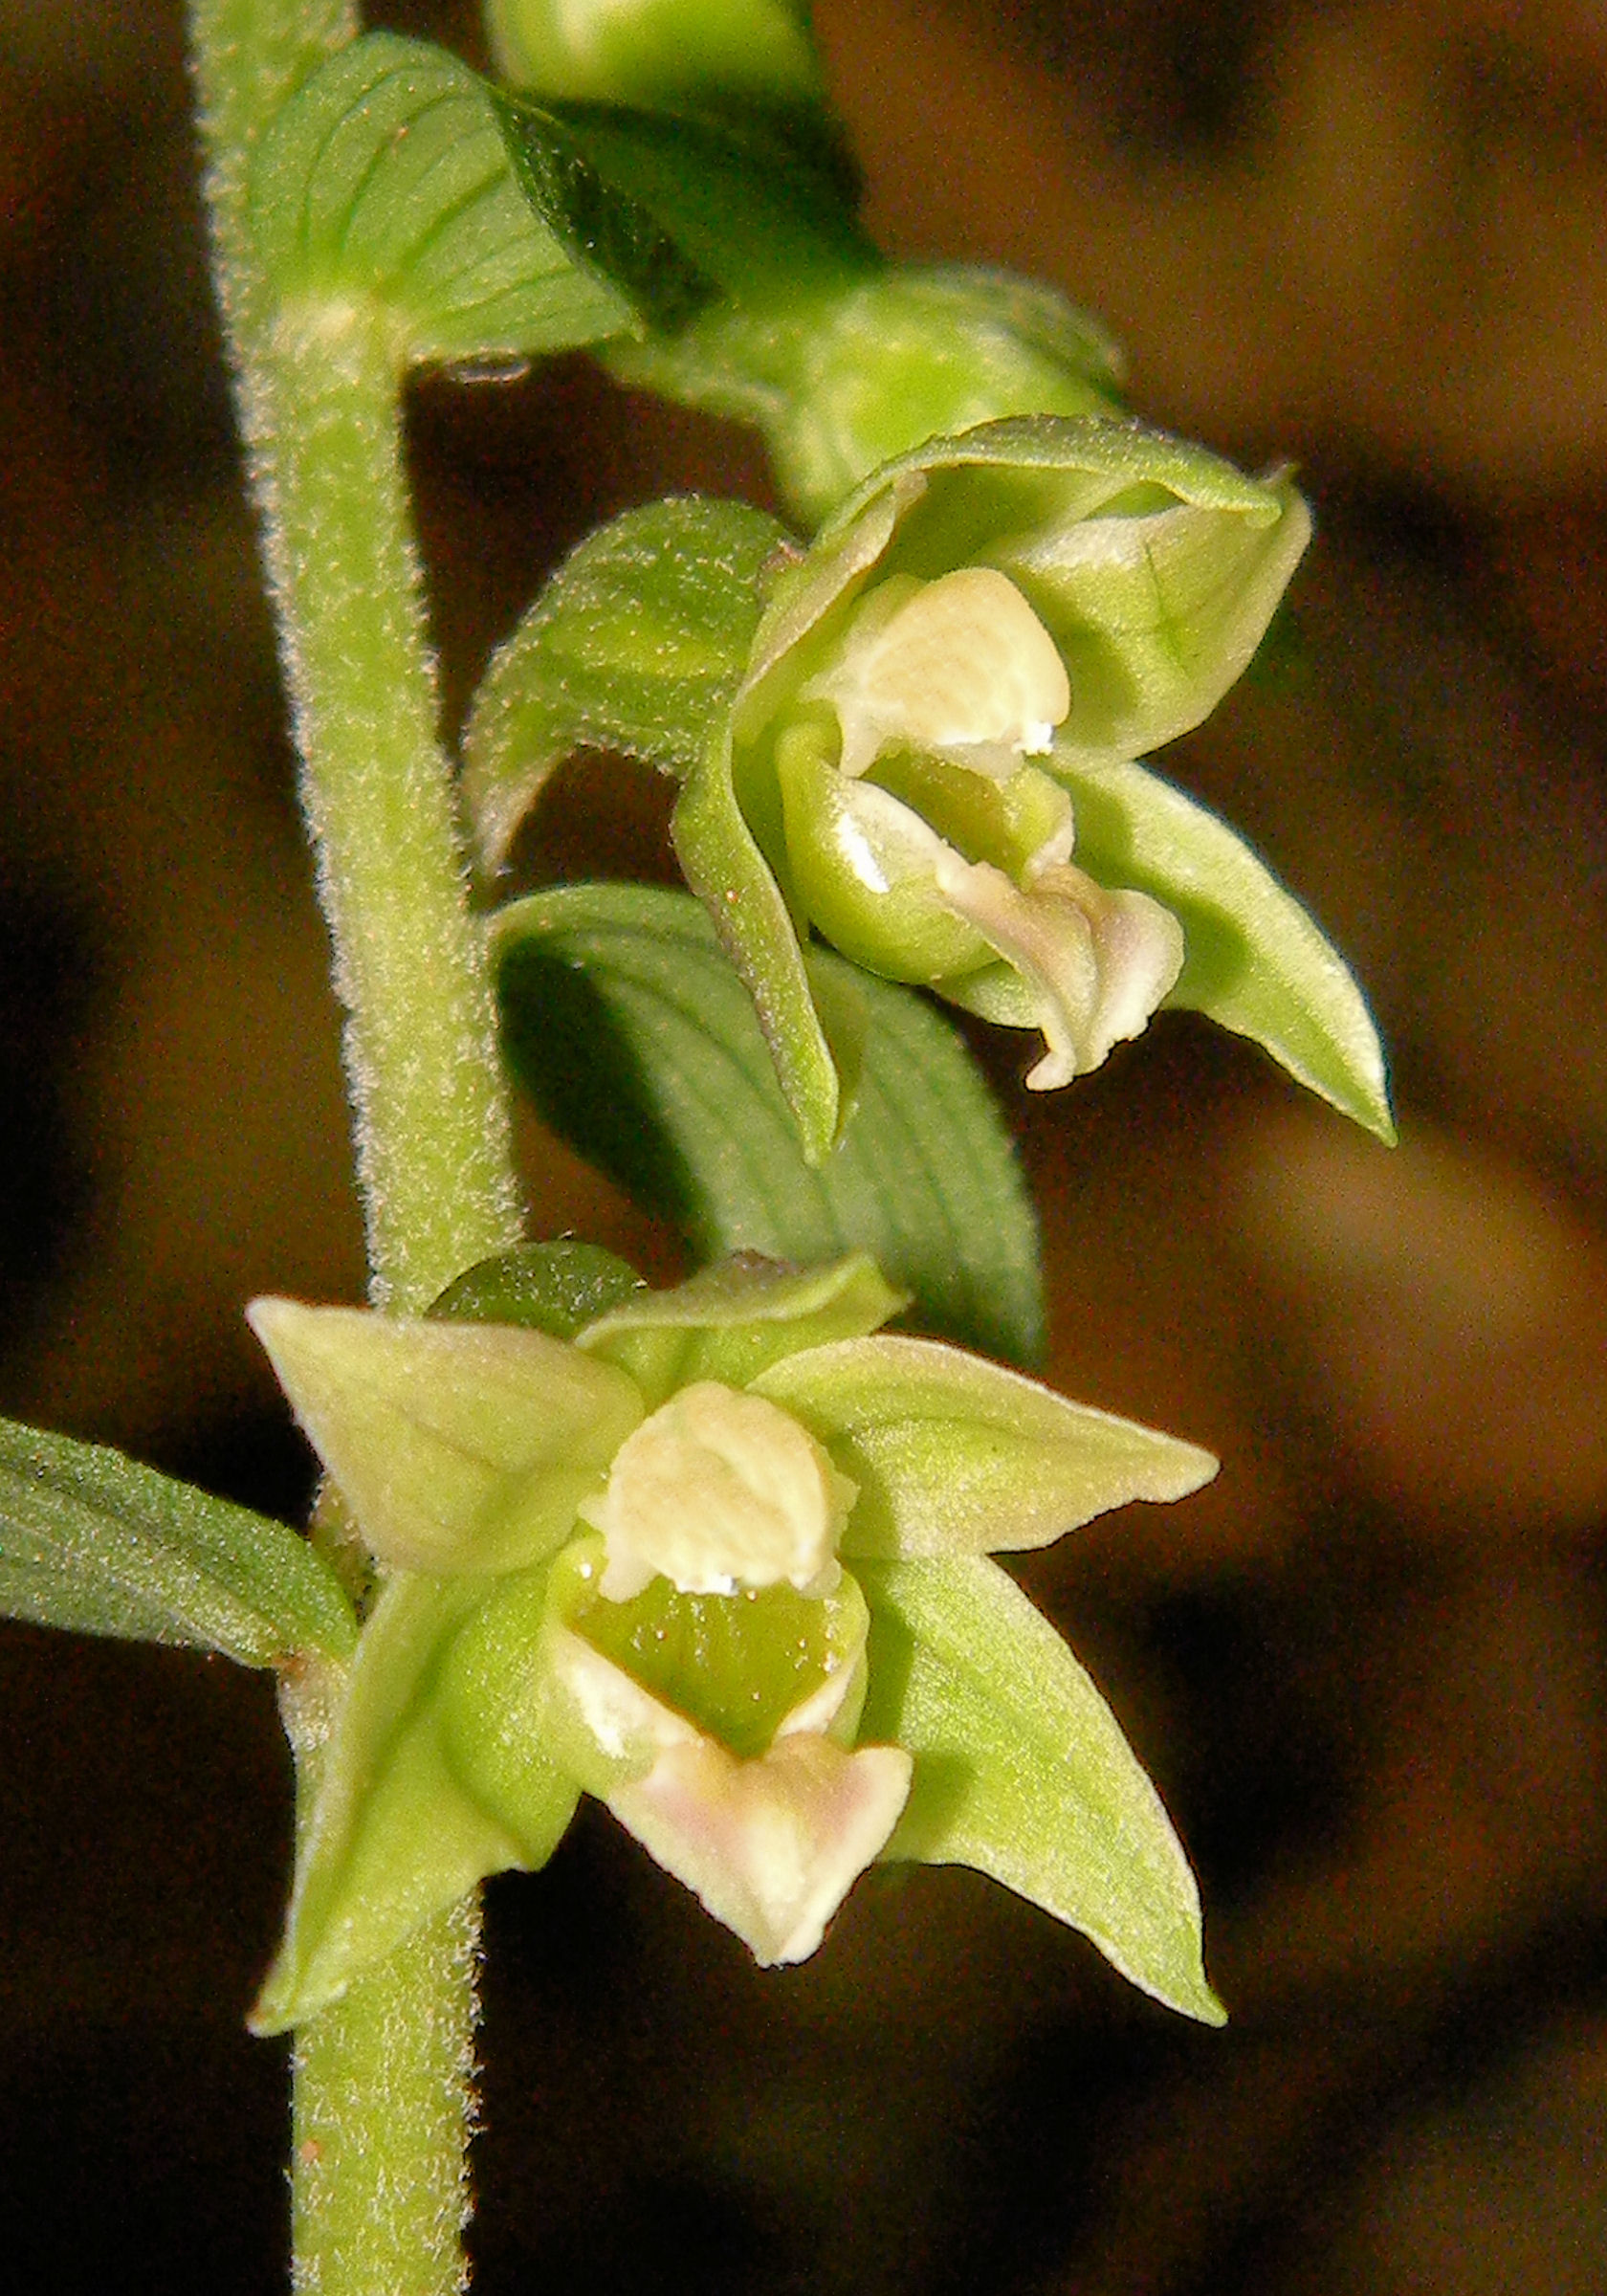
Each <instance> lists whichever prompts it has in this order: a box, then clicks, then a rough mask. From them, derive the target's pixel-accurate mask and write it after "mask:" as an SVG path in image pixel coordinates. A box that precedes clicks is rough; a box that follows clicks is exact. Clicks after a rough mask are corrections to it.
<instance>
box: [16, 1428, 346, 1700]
mask: <svg viewBox="0 0 1607 2296" xmlns="http://www.w3.org/2000/svg"><path fill="white" fill-rule="evenodd" d="M0 1616H4V1617H7V1618H12V1619H26V1620H28V1621H30V1622H31V1623H33V1624H34V1625H38V1626H60V1627H66V1628H69V1629H71V1630H72V1631H73V1632H75V1633H78V1634H103V1635H115V1636H118V1637H120V1638H121V1639H122V1640H125V1641H134V1642H152V1643H173V1644H180V1645H188V1646H189V1647H190V1648H193V1649H199V1650H215V1651H218V1652H220V1653H221V1654H222V1655H223V1656H224V1657H225V1658H232V1659H234V1660H236V1661H237V1662H238V1663H239V1664H240V1665H241V1666H244V1667H278V1666H283V1665H285V1664H286V1663H287V1662H289V1661H290V1660H291V1659H293V1658H294V1657H295V1656H296V1655H297V1653H298V1652H307V1651H319V1652H321V1653H323V1654H324V1655H325V1656H327V1657H330V1658H337V1659H340V1658H345V1657H346V1656H348V1655H349V1653H350V1652H351V1650H352V1649H353V1648H354V1647H355V1645H356V1643H357V1619H356V1616H355V1614H354V1613H353V1611H352V1607H351V1604H350V1603H349V1602H348V1601H347V1600H346V1598H345V1595H344V1593H343V1592H342V1591H341V1584H340V1581H339V1580H338V1579H337V1578H336V1577H335V1574H334V1572H333V1571H332V1570H331V1569H330V1568H329V1566H328V1564H327V1563H326V1562H324V1561H323V1559H322V1557H321V1556H319V1555H318V1554H316V1553H315V1552H314V1550H313V1549H312V1547H310V1546H309V1545H308V1543H307V1541H306V1540H305V1539H304V1538H303V1537H301V1536H300V1535H299V1534H297V1532H294V1531H289V1530H287V1529H286V1528H285V1526H284V1524H283V1523H275V1522H270V1521H269V1520H268V1519H267V1518H266V1517H265V1516H263V1515H260V1514H253V1513H252V1512H250V1511H249V1510H248V1509H246V1508H244V1507H235V1506H231V1504H230V1503H229V1502H228V1501H227V1500H224V1499H216V1498H212V1497H210V1496H209V1494H208V1493H207V1492H206V1491H204V1490H195V1489H193V1487H192V1486H191V1485H189V1484H187V1483H178V1482H175V1481H174V1480H173V1479H172V1478H171V1477H170V1476H167V1475H161V1474H158V1473H157V1472H156V1471H155V1469H154V1468H148V1467H140V1466H137V1465H136V1464H135V1462H134V1461H133V1460H132V1459H125V1458H124V1457H123V1456H122V1454H121V1452H119V1451H114V1450H108V1449H106V1448H104V1447H103V1446H100V1445H99V1444H88V1443H75V1442H73V1441H72V1440H71V1439H70V1438H69V1437H67V1436H65V1435H47V1434H43V1433H41V1432H40V1431H39V1430H38V1429H36V1428H33V1427H24V1426H18V1425H16V1424H13V1423H11V1422H10V1421H0Z"/></svg>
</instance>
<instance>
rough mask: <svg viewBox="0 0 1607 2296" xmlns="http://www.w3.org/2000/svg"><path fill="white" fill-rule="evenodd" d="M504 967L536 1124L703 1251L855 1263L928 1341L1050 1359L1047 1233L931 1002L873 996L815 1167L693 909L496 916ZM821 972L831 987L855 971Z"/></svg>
mask: <svg viewBox="0 0 1607 2296" xmlns="http://www.w3.org/2000/svg"><path fill="white" fill-rule="evenodd" d="M493 957H494V962H495V970H496V976H497V982H498V995H499V999H500V1003H501V1007H502V1018H503V1030H504V1041H505V1043H506V1046H507V1049H508V1052H509V1056H510V1058H511V1060H512V1061H513V1064H514V1067H515V1071H516V1072H517V1075H518V1076H519V1078H520V1080H521V1082H522V1083H523V1084H524V1086H525V1088H526V1089H527V1090H528V1091H529V1092H530V1093H531V1095H532V1097H533V1098H534V1099H535V1101H536V1103H537V1106H538V1107H539V1109H540V1111H541V1113H542V1115H544V1116H545V1118H546V1119H547V1121H548V1122H549V1123H551V1124H552V1125H553V1127H554V1129H555V1130H557V1131H558V1132H560V1133H561V1134H562V1135H563V1136H564V1137H566V1138H567V1139H569V1140H570V1141H571V1142H572V1143H573V1144H574V1146H575V1147H577V1148H578V1149H579V1150H580V1152H581V1153H582V1154H583V1155H584V1156H585V1157H587V1158H588V1159H590V1160H591V1161H593V1162H595V1163H596V1164H598V1165H599V1166H600V1167H601V1168H602V1169H603V1170H604V1171H605V1172H607V1173H608V1174H609V1175H610V1177H612V1178H613V1179H614V1180H616V1181H619V1183H620V1184H621V1185H622V1186H624V1187H625V1188H626V1189H627V1190H628V1191H629V1192H630V1193H631V1194H632V1195H633V1196H635V1197H636V1198H637V1199H638V1201H640V1202H642V1203H646V1204H648V1205H649V1206H650V1207H651V1208H653V1209H655V1210H657V1211H660V1212H663V1213H665V1214H667V1215H669V1216H670V1217H671V1218H672V1219H674V1220H675V1221H677V1222H678V1223H679V1225H681V1226H682V1228H683V1229H684V1231H685V1232H686V1234H687V1236H688V1238H689V1240H690V1241H691V1244H692V1246H693V1250H694V1251H695V1252H696V1253H697V1254H698V1256H699V1257H700V1258H707V1259H715V1258H717V1257H719V1256H720V1255H722V1254H723V1253H726V1252H732V1251H741V1250H748V1251H758V1252H763V1253H765V1254H767V1255H769V1256H770V1257H772V1258H776V1259H786V1260H794V1261H799V1262H804V1263H813V1262H818V1261H822V1260H834V1259H838V1258H840V1257H842V1255H843V1254H845V1253H846V1252H848V1251H851V1250H854V1249H856V1248H857V1249H861V1250H864V1251H867V1252H869V1253H870V1255H871V1257H872V1258H873V1259H874V1260H875V1261H876V1263H877V1265H878V1267H879V1268H880V1269H881V1270H882V1272H883V1274H884V1275H885V1276H886V1277H887V1278H888V1280H889V1282H890V1283H892V1284H893V1285H895V1286H897V1287H898V1289H900V1290H901V1291H908V1292H909V1293H910V1294H911V1295H912V1296H913V1298H914V1302H915V1312H916V1314H918V1315H919V1317H920V1319H921V1321H922V1322H923V1323H924V1324H926V1325H927V1326H928V1327H929V1328H930V1329H932V1330H934V1331H936V1332H940V1333H942V1334H943V1335H944V1336H949V1337H953V1338H957V1339H961V1340H964V1341H966V1342H967V1343H968V1344H970V1345H972V1346H976V1347H979V1348H981V1349H983V1350H985V1351H987V1352H988V1353H991V1354H995V1355H1002V1356H1004V1357H1007V1358H1011V1359H1013V1360H1015V1361H1018V1362H1032V1361H1034V1360H1035V1359H1036V1358H1037V1357H1038V1356H1039V1354H1040V1353H1041V1351H1042V1347H1043V1336H1044V1305H1043V1292H1042V1286H1041V1279H1040V1276H1039V1272H1038V1261H1037V1231H1036V1226H1035V1224H1034V1220H1033V1214H1032V1208H1031V1204H1030V1203H1029V1201H1028V1199H1027V1196H1026V1193H1025V1190H1024V1186H1023V1183H1022V1179H1021V1175H1020V1172H1019V1170H1018V1168H1017V1165H1016V1161H1015V1156H1014V1151H1013V1149H1012V1147H1011V1144H1010V1141H1009V1139H1008V1137H1007V1135H1006V1133H1005V1131H1004V1127H1003V1125H1002V1121H1001V1119H1000V1116H999V1114H998V1112H997V1110H996V1109H995V1107H994V1105H993V1102H992V1099H991V1097H990V1095H989V1093H988V1092H987V1090H986V1087H985V1086H984V1084H983V1083H982V1080H981V1078H980V1075H979V1073H978V1071H977V1070H976V1068H975V1066H974V1064H973V1063H972V1061H971V1058H970V1056H969V1054H968V1053H967V1052H966V1051H965V1049H964V1048H963V1046H962V1045H961V1044H960V1042H959V1040H958V1037H957V1036H956V1035H955V1033H954V1031H953V1030H952V1029H951V1028H949V1027H947V1026H946V1024H945V1023H944V1022H942V1021H941V1020H940V1019H939V1018H938V1017H937V1016H936V1014H935V1013H934V1012H933V1011H932V1010H931V1009H930V1008H929V1007H928V1006H927V1005H926V1004H924V1003H922V1001H921V1000H920V999H919V998H917V997H915V996H914V995H912V994H911V993H910V992H908V991H905V990H900V989H896V988H892V987H890V986H888V985H886V984H885V983H882V982H875V981H865V982H861V983H859V985H860V986H861V987H862V989H863V991H864V993H865V1000H866V1005H867V1008H868V1011H869V1015H870V1028H869V1032H868V1036H867V1044H866V1053H865V1066H864V1071H863V1075H862V1080H861V1085H860V1092H859V1098H858V1102H857V1105H856V1106H855V1108H854V1111H853V1114H852V1115H851V1116H850V1117H849V1120H848V1126H847V1128H846V1130H845V1133H844V1137H843V1140H842V1143H841V1145H840V1146H839V1147H838V1148H837V1149H836V1150H835V1151H834V1152H833V1153H832V1154H831V1155H830V1156H829V1157H828V1158H827V1159H826V1161H825V1162H824V1163H823V1164H822V1165H820V1166H819V1167H818V1168H811V1167H810V1166H809V1165H808V1164H806V1163H805V1162H804V1158H803V1155H802V1153H801V1151H800V1148H799V1144H798V1135H797V1132H796V1130H795V1128H794V1125H793V1121H792V1117H791V1115H790V1113H789V1111H788V1109H787V1106H786V1104H785V1102H784V1101H783V1100H782V1098H781V1092H780V1090H779V1088H778V1086H777V1083H776V1078H775V1072H774V1070H773V1068H772V1066H771V1062H770V1056H769V1053H768V1051H767V1050H766V1048H765V1044H764V1040H763V1038H762V1036H761V1035H760V1033H759V1027H758V1024H757V1022H756V1021H755V1018H754V1012H753V1006H752V1004H751V1003H750V1001H749V998H748V995H747V992H746V990H745V989H744V988H743V986H742V984H741V982H739V981H738V980H737V976H736V974H735V973H734V972H733V971H732V969H731V966H730V964H729V962H728V961H727V960H726V959H725V957H724V956H723V954H722V953H721V951H720V949H719V947H718V944H717V942H716V941H715V937H714V933H713V930H712V928H711V927H710V925H709V923H708V920H707V918H706V917H705V916H703V914H702V912H701V910H700V909H699V908H698V906H697V904H696V903H695V902H693V901H692V900H689V899H688V898H687V897H686V895H684V894H673V893H669V892H661V891H657V890H652V889H648V888H645V887H639V886H623V885H596V886H577V887H570V888H564V889H561V890H557V891H553V892H548V893H542V894H534V895H532V896H531V897H530V898H529V899H528V900H524V901H519V902H517V903H514V904H512V905H511V906H510V907H509V908H508V909H506V910H504V911H503V912H502V913H501V914H500V916H498V917H497V919H496V920H495V924H494V927H493ZM817 962H818V965H819V976H818V977H819V978H820V979H821V980H822V981H823V982H827V983H830V984H835V983H836V982H839V981H840V980H841V979H843V978H844V977H845V976H847V977H849V978H851V976H850V975H849V968H848V966H846V965H844V964H842V963H841V962H840V960H835V959H832V958H828V957H824V956H823V957H822V958H820V959H818V960H817Z"/></svg>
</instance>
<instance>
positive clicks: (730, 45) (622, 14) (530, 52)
mask: <svg viewBox="0 0 1607 2296" xmlns="http://www.w3.org/2000/svg"><path fill="white" fill-rule="evenodd" d="M486 28H487V31H488V32H489V33H490V36H491V45H492V53H493V55H495V59H496V66H497V69H498V71H499V72H501V74H502V76H503V77H504V78H506V79H509V80H511V81H513V83H514V84H515V85H516V86H517V87H525V88H536V89H539V90H540V92H541V93H542V94H543V95H546V96H558V97H572V98H574V97H578V98H581V99H587V98H591V99H598V100H601V101H604V102H609V103H635V104H642V105H645V106H648V107H649V108H651V107H660V108H665V109H671V108H673V106H674V105H675V104H676V102H677V101H679V100H683V99H688V98H693V99H696V98H706V97H708V96H710V95H714V96H715V97H720V98H724V99H733V98H736V99H742V100H744V101H746V102H748V103H758V104H762V105H769V106H775V107H782V106H789V105H804V104H814V103H818V102H820V101H821V99H822V90H821V80H820V67H819V65H818V63H817V62H816V60H815V52H814V47H813V44H812V43H811V41H810V38H809V33H808V21H807V15H806V12H805V11H804V9H802V8H799V7H795V6H792V5H790V4H789V0H486Z"/></svg>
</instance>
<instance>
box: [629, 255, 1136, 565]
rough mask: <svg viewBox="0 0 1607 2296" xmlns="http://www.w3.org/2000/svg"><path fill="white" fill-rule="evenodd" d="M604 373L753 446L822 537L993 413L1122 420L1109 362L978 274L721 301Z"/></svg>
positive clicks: (1095, 345) (1110, 353) (1089, 338)
mask: <svg viewBox="0 0 1607 2296" xmlns="http://www.w3.org/2000/svg"><path fill="white" fill-rule="evenodd" d="M605 359H606V363H607V364H608V366H609V368H610V369H611V371H612V372H613V373H615V374H616V375H618V376H619V378H620V380H621V381H622V382H625V383H628V384H632V385H634V386H637V387H638V388H645V389H649V390H656V391H659V392H660V393H662V394H663V395H664V396H665V397H666V398H671V399H675V400H678V401H679V402H681V403H682V404H683V405H686V406H691V407H698V408H703V409H704V410H705V411H707V412H708V413H711V414H718V415H723V416H725V417H727V418H728V419H729V420H733V421H736V422H745V423H751V424H753V425H754V426H755V427H756V428H757V429H759V431H762V432H763V434H764V442H765V445H766V447H767V449H768V450H769V453H770V458H771V461H772V463H773V464H774V466H775V471H776V476H777V481H778V483H779V485H780V488H781V495H782V497H783V499H784V501H785V502H786V505H787V507H788V509H789V510H790V511H791V512H792V513H793V515H794V516H795V517H797V518H798V519H800V520H801V521H802V522H803V523H804V524H805V525H808V526H815V525H818V524H819V523H820V522H821V520H822V519H825V518H826V517H827V516H828V515H829V514H830V513H831V512H832V511H833V510H834V509H835V508H836V506H837V505H838V503H839V502H841V501H842V499H843V498H844V497H845V496H846V495H848V493H849V492H850V491H851V490H852V489H853V488H854V487H856V486H859V485H860V484H861V483H862V482H863V481H864V480H866V479H867V478H869V477H870V474H871V473H872V472H873V471H875V470H877V469H878V468H879V467H880V466H881V465H882V464H883V463H886V462H891V461H892V459H893V458H894V457H895V456H897V455H902V454H907V453H910V452H911V451H912V450H913V449H914V448H917V447H919V446H921V445H922V444H923V443H924V442H925V441H926V440H927V439H930V438H934V437H952V436H954V435H955V434H957V433H958V432H960V431H969V430H971V429H973V428H974V427H975V426H976V425H977V424H979V423H985V422H992V421H996V420H998V419H1000V418H1002V417H1003V416H1005V415H1022V414H1054V415H1105V416H1117V415H1119V414H1120V413H1121V412H1122V406H1121V399H1120V395H1119V387H1118V386H1119V380H1120V371H1121V360H1120V354H1119V353H1118V351H1117V350H1116V347H1115V345H1114V344H1113V343H1112V341H1111V339H1110V337H1109V336H1108V335H1107V334H1106V333H1105V332H1104V330H1103V329H1102V328H1101V327H1099V326H1098V325H1097V324H1096V323H1095V321H1093V320H1090V318H1088V316H1087V315H1086V314H1085V313H1083V312H1080V311H1077V310H1075V309H1073V307H1072V306H1071V305H1070V304H1069V303H1068V302H1066V301H1065V299H1064V298H1062V297H1060V296H1059V295H1057V294H1056V293H1055V291H1054V290H1053V289H1052V288H1049V287H1046V286H1044V285H1042V284H1041V283H1040V282H1038V281H1036V280H1032V279H1021V278H1015V277H1013V276H1011V275H1010V274H1009V273H1007V272H1002V271H991V270H986V269H983V268H982V267H980V266H971V265H964V264H945V265H936V266H926V265H915V264H895V265H892V266H890V267H889V268H888V269H887V270H886V271H884V272H882V273H880V274H879V275H878V276H875V277H873V278H866V279H855V280H852V281H850V282H848V283H847V284H846V285H836V284H833V285H831V286H829V287H827V288H826V289H824V290H821V291H817V292H815V293H813V294H801V293H798V292H797V291H794V292H791V293H788V294H786V295H784V296H779V297H777V298H775V300H774V301H772V302H769V303H766V304H763V305H761V306H759V307H754V306H751V305H744V304H740V303H733V302H729V301H724V302H719V303H715V305H713V306H712V307H711V308H710V309H708V310H707V311H702V312H699V313H697V314H696V316H695V317H694V318H693V319H692V320H691V321H690V322H689V323H688V324H687V325H686V326H685V327H683V328H682V329H681V330H680V331H679V333H677V334H675V335H673V336H664V335H648V336H646V337H643V338H641V339H640V340H637V341H627V340H625V339H621V340H619V341H618V342H614V343H611V344H610V345H609V347H608V350H607V352H606V353H605Z"/></svg>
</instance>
